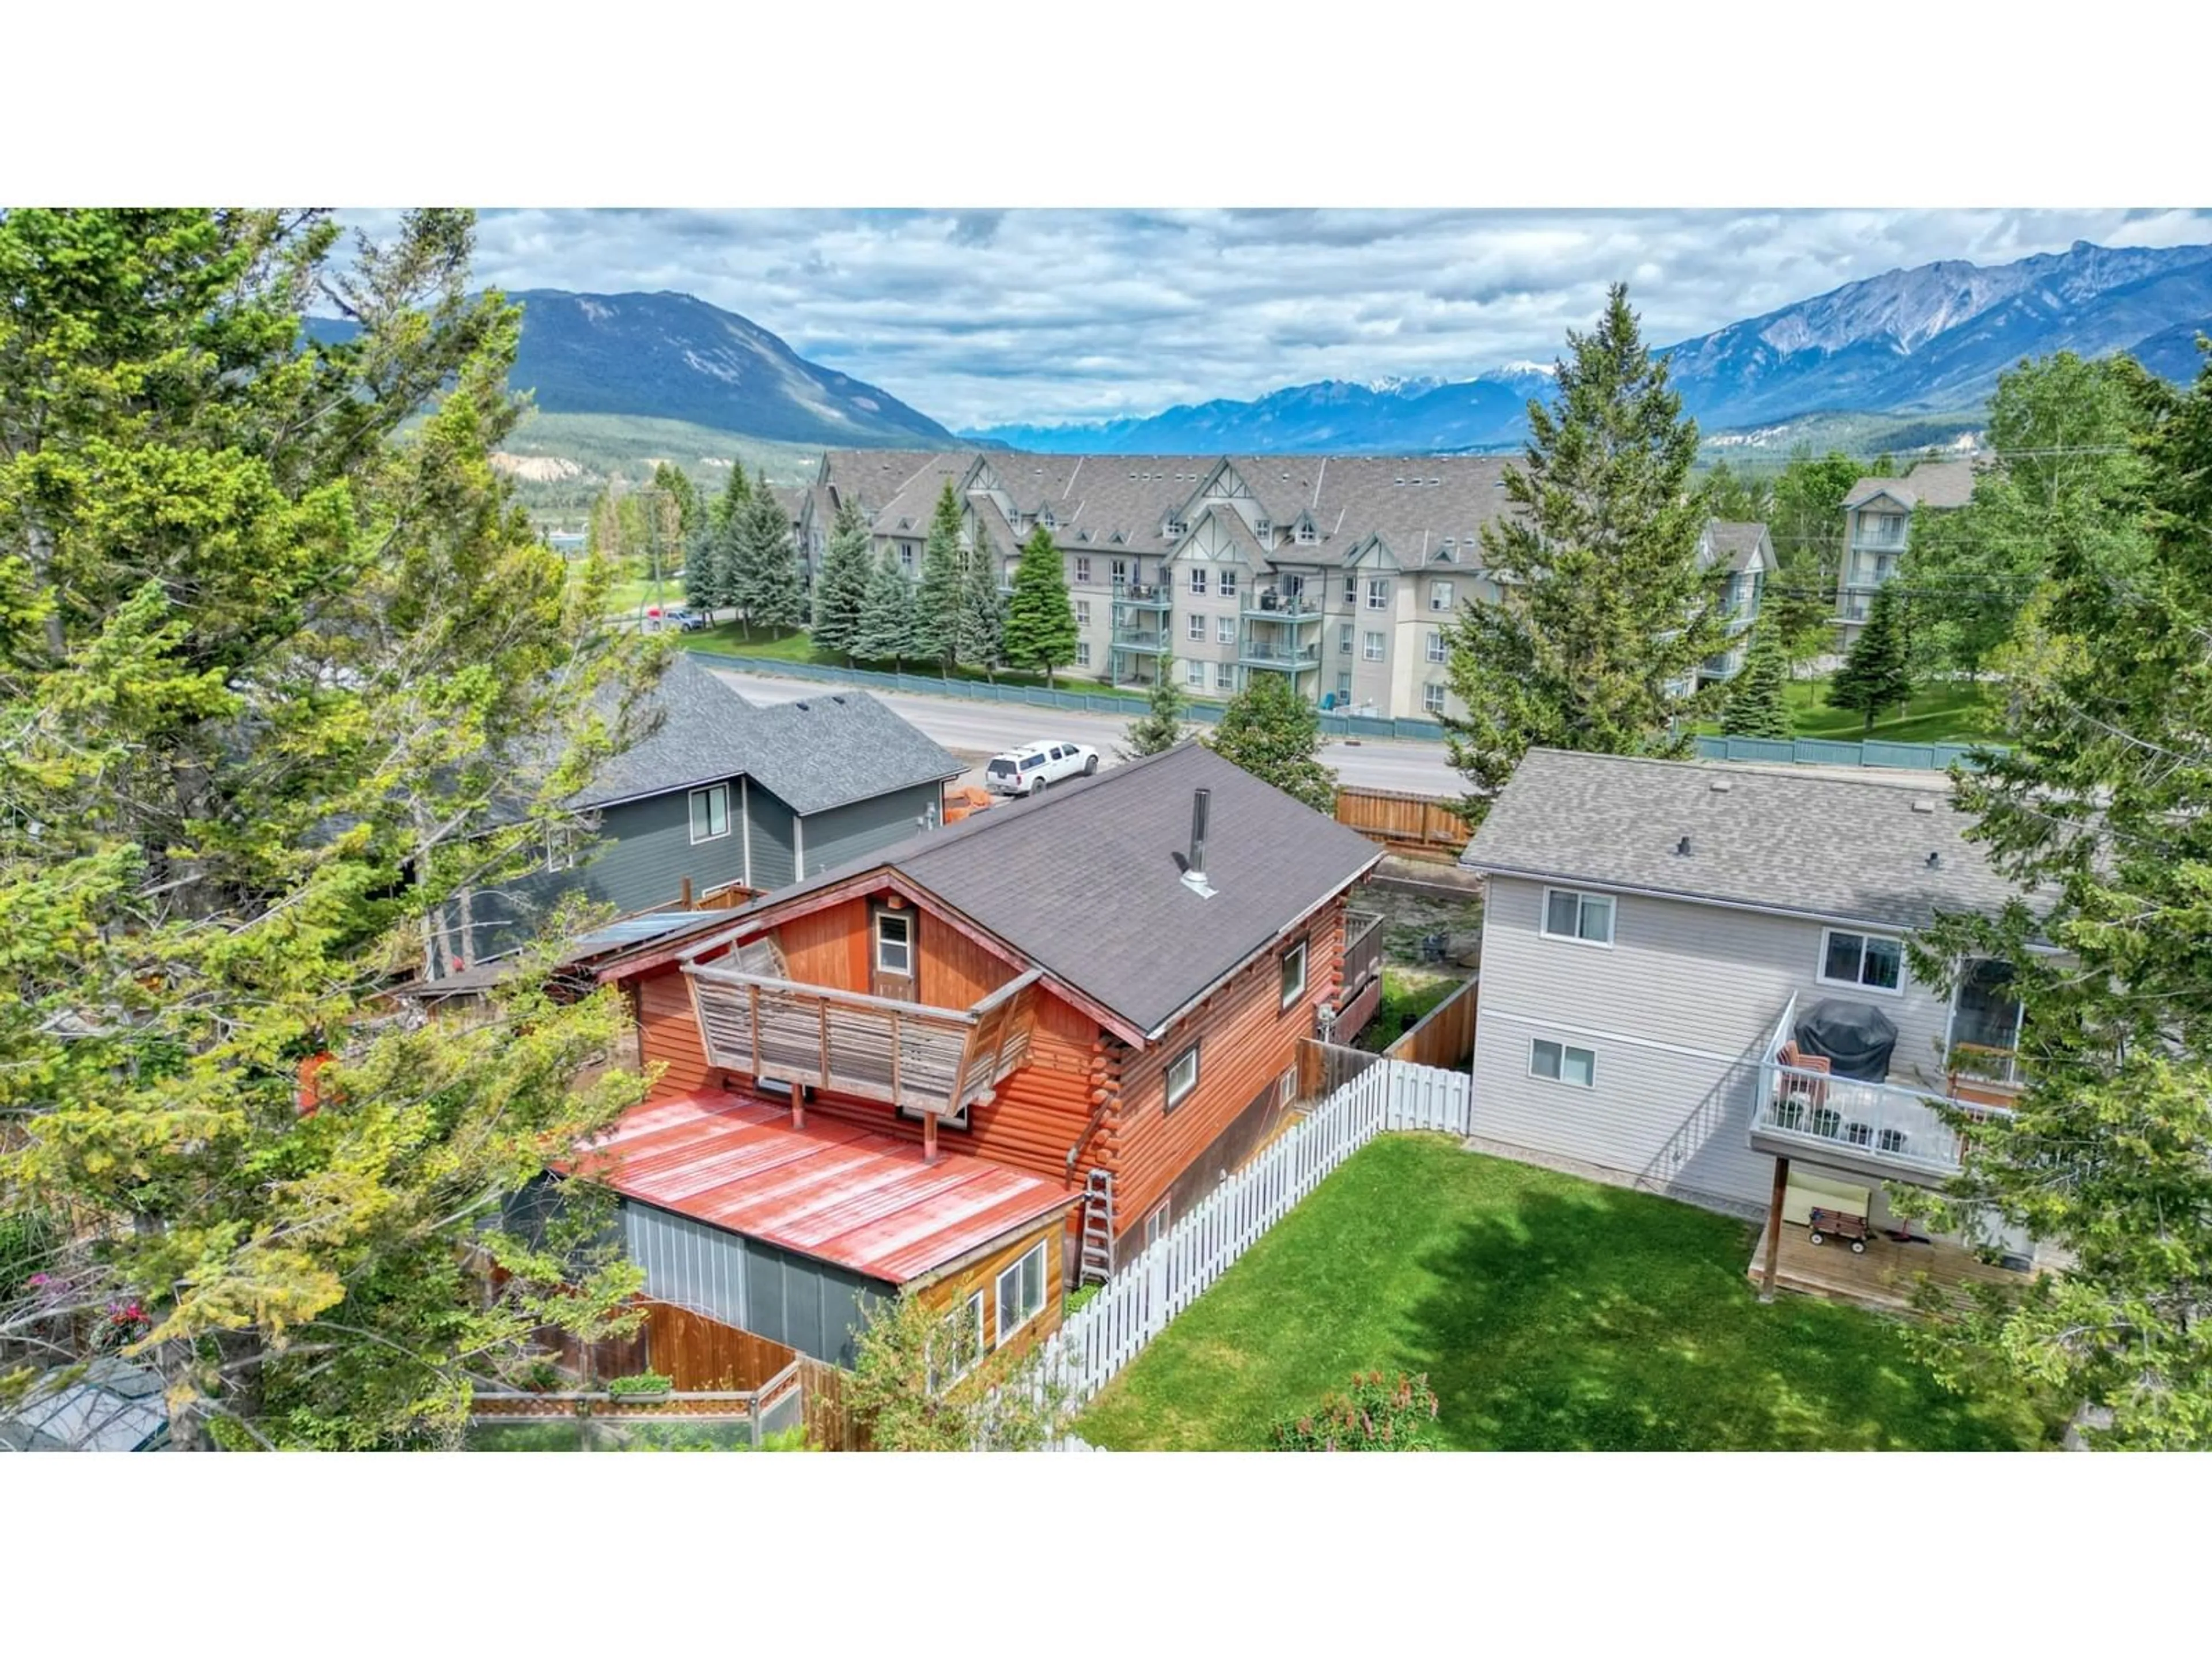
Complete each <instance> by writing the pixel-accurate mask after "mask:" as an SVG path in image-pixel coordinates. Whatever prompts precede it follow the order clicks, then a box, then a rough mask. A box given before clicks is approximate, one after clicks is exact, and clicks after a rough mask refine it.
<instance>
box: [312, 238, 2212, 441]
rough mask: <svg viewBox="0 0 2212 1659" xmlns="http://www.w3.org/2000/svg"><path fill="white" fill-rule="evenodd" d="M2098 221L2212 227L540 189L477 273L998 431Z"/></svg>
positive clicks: (1440, 355) (1195, 397) (1669, 320)
mask: <svg viewBox="0 0 2212 1659" xmlns="http://www.w3.org/2000/svg"><path fill="white" fill-rule="evenodd" d="M346 217H347V218H348V220H349V222H369V221H372V220H381V219H384V218H386V216H382V215H347V216H346ZM2077 239H2086V240H2090V241H2095V242H2102V243H2106V244H2107V245H2111V246H2174V245H2177V244H2184V243H2199V242H2212V213H2207V212H2205V211H2202V210H2174V211H2144V210H2136V211H2130V210H2084V211H2062V210H1966V211H1939V210H1910V211H1898V212H1881V211H1871V210H1804V211H1777V210H1744V211H1729V210H1697V211H1681V212H1674V211H1664V210H1654V209H1633V210H1559V211H1524V212H1495V211H1403V212H1400V211H1378V210H1346V211H1318V210H1278V211H1265V212H1230V211H1213V210H1172V211H1162V212H1134V211H1128V210H1041V209H1040V210H1012V211H1007V212H1003V213H1000V212H983V211H975V210H961V211H957V212H954V211H945V212H931V211H919V210H897V211H890V212H882V213H868V212H858V211H851V210H825V211H818V212H815V211H800V210H781V209H779V210H758V211H708V212H675V211H670V212H657V211H646V210H631V209H625V210H608V211H587V210H572V209H562V210H538V209H532V210H518V211H512V212H497V211H494V212H487V213H486V214H485V215H484V216H483V223H482V228H481V234H480V238H479V248H478V254H477V273H478V275H479V276H480V277H481V278H483V280H485V281H488V282H495V283H499V284H501V286H503V287H506V288H508V289H526V288H562V289H580V290H583V291H586V292H597V293H606V292H623V291H629V290H639V289H643V290H654V289H678V290H681V291H683V292H686V293H690V294H696V295H699V296H700V297H701V298H702V299H704V300H708V301H711V302H713V303H714V304H715V305H718V306H721V307H726V309H729V310H732V311H736V312H739V313H743V314H744V315H745V316H747V317H749V318H750V319H752V320H753V321H755V322H756V323H758V324H760V325H762V326H763V327H765V328H768V329H769V330H771V331H774V332H775V333H777V334H780V335H781V336H782V337H784V338H785V339H786V340H787V341H789V342H790V343H791V344H792V346H793V348H794V349H797V350H798V351H799V352H800V353H801V354H802V355H804V356H808V357H811V358H813V359H815V360H816V361H817V362H822V363H824V364H826V365H828V366H829V367H832V368H838V369H841V370H842V371H844V372H845V373H847V374H853V375H856V376H858V377H859V378H860V379H862V380H869V381H872V382H874V383H875V384H877V385H878V386H883V387H884V389H885V390H886V391H888V392H891V393H892V394H893V395H894V396H896V397H897V398H902V399H903V400H904V401H905V402H907V403H908V404H912V405H914V406H915V408H917V409H921V410H924V411H926V412H927V413H928V414H930V415H933V416H936V417H937V418H938V419H939V420H941V421H944V422H946V423H947V424H949V425H953V426H971V425H983V424H989V423H994V422H1010V421H1051V420H1064V419H1073V418H1082V417H1087V416H1115V415H1131V414H1135V415H1145V414H1151V413H1153V412H1155V411H1157V410H1160V409H1163V408H1165V407H1167V406H1168V405H1169V404H1176V403H1189V402H1202V401H1205V400H1206V399H1209V398H1249V397H1254V396H1256V395H1258V394H1260V393H1262V392H1267V391H1271V390H1273V388H1275V387H1277V386H1289V385H1295V384H1297V383H1300V382H1303V381H1308V380H1322V379H1331V378H1334V379H1342V380H1376V379H1379V378H1382V377H1384V376H1390V375H1396V376H1403V377H1407V378H1411V377H1413V376H1416V375H1432V376H1438V377H1443V378H1463V377H1465V376H1468V375H1470V374H1478V373H1480V372H1481V371H1483V370H1485V369H1486V368H1492V367H1493V366H1495V365H1497V364H1499V363H1502V362H1509V361H1511V360H1515V359H1528V358H1534V359H1537V360H1539V361H1548V360H1549V359H1550V358H1551V357H1552V356H1555V355H1556V354H1557V353H1558V352H1559V350H1560V349H1562V347H1563V345H1564V342H1565V331H1566V330H1567V329H1568V328H1569V327H1581V326H1586V325H1588V324H1589V321H1590V320H1591V319H1592V318H1593V317H1594V316H1595V314H1596V312H1597V309H1598V307H1599V305H1600V303H1601V301H1602V299H1603V296H1604V291H1605V287H1606V284H1607V283H1609V282H1612V281H1614V280H1618V279H1624V278H1625V279H1626V280H1627V281H1628V282H1629V283H1630V299H1631V301H1632V303H1633V304H1634V305H1635V306H1636V307H1638V310H1639V311H1640V312H1642V313H1643V316H1644V330H1645V337H1646V338H1647V339H1649V340H1650V341H1652V342H1653V343H1671V342H1672V341H1674V340H1677V339H1682V338H1686V337H1690V336H1692V335H1695V334H1700V333H1704V332H1705V331H1709V330H1711V329H1714V328H1717V327H1720V326H1721V325H1724V324H1727V323H1730V322H1734V321H1735V320H1737V319H1741V318H1745V317H1752V316H1757V315H1759V314H1760V313H1765V312H1768V311H1772V310H1775V309H1777V308H1778V307H1782V306H1785V305H1788V304H1790V303H1792V302H1794V301H1798V300H1802V299H1806V298H1808V297H1810V296H1812V295H1816V294H1820V293H1824V292H1826V291H1827V290H1828V289H1832V288H1836V287H1838V286H1840V285H1841V284H1843V283H1848V282H1852V281H1856V280H1857V279H1859V278H1862V277H1866V276H1875V275H1878V274H1880V273H1881V272H1882V271H1885V270H1893V269H1895V268H1897V267H1899V266H1911V265H1917V264H1927V263H1929V261H1932V260H1936V259H1948V258H1962V259H1969V260H1972V261H1973V262H1975V263H1977V264H2002V263H2004V262H2006V261H2008V260H2011V259H2016V258H2022V257H2025V256H2026V255H2027V254H2030V253H2036V252H2056V251H2058V250H2061V249H2063V248H2065V247H2066V246H2069V244H2071V243H2072V242H2074V241H2075V240H2077Z"/></svg>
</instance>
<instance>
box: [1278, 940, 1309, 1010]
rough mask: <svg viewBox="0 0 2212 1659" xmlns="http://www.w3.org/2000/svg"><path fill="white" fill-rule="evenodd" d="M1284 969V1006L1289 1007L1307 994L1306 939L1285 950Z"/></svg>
mask: <svg viewBox="0 0 2212 1659" xmlns="http://www.w3.org/2000/svg"><path fill="white" fill-rule="evenodd" d="M1282 969H1283V1001H1282V1006H1284V1007H1285V1008H1287V1007H1289V1006H1291V1004H1292V1003H1294V1002H1296V1001H1297V1000H1298V999H1299V998H1300V997H1302V996H1304V994H1305V990H1306V942H1305V941H1304V939H1300V940H1299V941H1298V942H1297V944H1296V945H1292V946H1291V948H1290V949H1289V950H1287V951H1284V952H1283V961H1282Z"/></svg>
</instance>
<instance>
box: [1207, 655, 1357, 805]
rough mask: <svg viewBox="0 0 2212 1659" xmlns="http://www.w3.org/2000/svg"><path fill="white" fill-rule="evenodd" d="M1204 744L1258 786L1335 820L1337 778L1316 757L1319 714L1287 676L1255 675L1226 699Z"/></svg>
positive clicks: (1319, 725)
mask: <svg viewBox="0 0 2212 1659" xmlns="http://www.w3.org/2000/svg"><path fill="white" fill-rule="evenodd" d="M1206 745H1207V746H1208V747H1209V748H1211V749H1212V750H1213V751H1214V753H1216V754H1217V755H1219V756H1220V757H1222V758H1223V759H1224V760H1227V761H1234V762H1235V763H1237V765H1239V766H1241V767H1243V769H1245V770H1246V771H1247V772H1249V773H1250V774H1251V775H1253V776H1254V777H1255V778H1258V779H1259V780H1260V781H1261V782H1263V783H1272V784H1273V785H1274V786H1275V787H1276V788H1278V789H1279V790H1281V791H1282V792H1283V793H1285V794H1286V795H1289V796H1291V798H1292V799H1297V800H1300V801H1303V802H1304V803H1305V805H1308V806H1310V807H1312V808H1313V810H1314V811H1316V812H1321V813H1323V814H1326V815H1328V816H1329V817H1334V816H1335V814H1336V774H1335V773H1334V771H1332V770H1331V769H1329V768H1328V767H1326V766H1323V765H1322V763H1321V762H1320V760H1319V759H1318V758H1317V757H1318V755H1319V753H1320V750H1321V710H1319V709H1318V708H1315V707H1314V706H1313V704H1311V703H1310V702H1307V701H1306V700H1305V699H1304V697H1302V696H1298V694H1297V692H1296V691H1294V690H1291V681H1290V677H1289V676H1288V675H1286V674H1269V673H1264V672H1262V673H1255V674H1254V675H1253V676H1252V680H1251V684H1249V685H1247V686H1246V687H1245V688H1244V689H1243V690H1242V691H1239V692H1238V693H1237V695H1236V696H1233V697H1231V699H1230V700H1229V706H1228V707H1227V708H1225V709H1223V710H1222V714H1221V720H1220V722H1219V723H1218V725H1216V726H1215V727H1214V728H1213V732H1212V735H1211V736H1210V737H1208V738H1206Z"/></svg>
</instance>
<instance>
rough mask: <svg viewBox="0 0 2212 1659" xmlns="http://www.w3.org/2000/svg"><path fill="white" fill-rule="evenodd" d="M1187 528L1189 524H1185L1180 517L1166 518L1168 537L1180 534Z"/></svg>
mask: <svg viewBox="0 0 2212 1659" xmlns="http://www.w3.org/2000/svg"><path fill="white" fill-rule="evenodd" d="M1189 528H1190V526H1188V525H1187V524H1185V523H1184V522H1183V521H1182V520H1181V519H1170V520H1168V534H1169V536H1170V537H1176V536H1180V535H1182V534H1183V533H1184V532H1187V531H1188V529H1189Z"/></svg>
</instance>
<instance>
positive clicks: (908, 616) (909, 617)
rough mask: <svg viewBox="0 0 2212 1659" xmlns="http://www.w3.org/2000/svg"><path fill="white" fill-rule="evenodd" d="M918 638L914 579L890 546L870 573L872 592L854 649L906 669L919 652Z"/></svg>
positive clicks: (863, 610) (862, 608)
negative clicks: (901, 566)
mask: <svg viewBox="0 0 2212 1659" xmlns="http://www.w3.org/2000/svg"><path fill="white" fill-rule="evenodd" d="M914 639H915V630H914V583H913V582H912V581H911V580H908V576H907V574H906V572H904V571H903V570H902V569H900V568H899V562H898V556H897V555H896V554H895V553H893V552H891V551H890V550H889V549H888V548H886V549H885V550H884V556H883V557H882V558H880V559H878V561H877V562H876V568H875V569H874V570H873V571H872V573H871V574H870V575H869V577H868V595H867V599H866V601H865V602H864V603H863V604H862V605H861V606H860V628H859V629H858V630H857V631H856V632H855V634H854V639H853V643H852V646H851V647H850V649H851V651H852V653H853V654H854V655H855V656H858V657H860V658H863V659H866V661H869V662H887V663H889V664H890V665H891V666H892V667H893V668H895V669H902V668H904V667H905V666H906V665H907V661H908V659H909V658H911V657H913V656H914V655H915V645H914Z"/></svg>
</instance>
